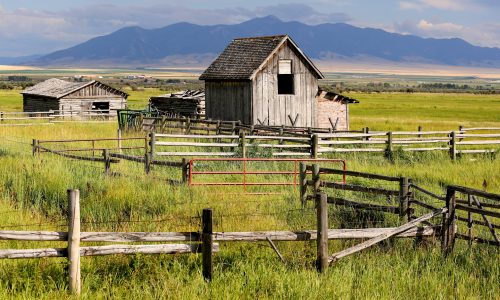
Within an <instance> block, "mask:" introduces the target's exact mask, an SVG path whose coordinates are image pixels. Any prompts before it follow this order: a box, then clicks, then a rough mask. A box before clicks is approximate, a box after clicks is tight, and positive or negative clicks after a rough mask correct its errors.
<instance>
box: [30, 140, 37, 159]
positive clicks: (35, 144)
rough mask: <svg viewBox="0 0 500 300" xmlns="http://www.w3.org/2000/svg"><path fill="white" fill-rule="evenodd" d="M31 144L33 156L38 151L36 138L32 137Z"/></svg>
mask: <svg viewBox="0 0 500 300" xmlns="http://www.w3.org/2000/svg"><path fill="white" fill-rule="evenodd" d="M31 146H32V148H33V156H35V155H36V154H37V153H38V140H35V139H33V141H32V144H31Z"/></svg>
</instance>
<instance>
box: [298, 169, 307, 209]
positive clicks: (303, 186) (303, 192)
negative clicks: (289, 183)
mask: <svg viewBox="0 0 500 300" xmlns="http://www.w3.org/2000/svg"><path fill="white" fill-rule="evenodd" d="M299 184H300V202H301V203H302V207H305V206H306V203H307V169H306V164H305V163H304V162H300V164H299Z"/></svg>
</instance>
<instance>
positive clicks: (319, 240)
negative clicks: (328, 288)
mask: <svg viewBox="0 0 500 300" xmlns="http://www.w3.org/2000/svg"><path fill="white" fill-rule="evenodd" d="M327 200H328V197H327V195H326V193H323V192H322V193H319V194H317V196H316V217H317V227H318V232H317V237H316V245H317V251H318V258H317V261H316V267H317V269H318V272H320V273H325V272H326V270H327V268H328V201H327Z"/></svg>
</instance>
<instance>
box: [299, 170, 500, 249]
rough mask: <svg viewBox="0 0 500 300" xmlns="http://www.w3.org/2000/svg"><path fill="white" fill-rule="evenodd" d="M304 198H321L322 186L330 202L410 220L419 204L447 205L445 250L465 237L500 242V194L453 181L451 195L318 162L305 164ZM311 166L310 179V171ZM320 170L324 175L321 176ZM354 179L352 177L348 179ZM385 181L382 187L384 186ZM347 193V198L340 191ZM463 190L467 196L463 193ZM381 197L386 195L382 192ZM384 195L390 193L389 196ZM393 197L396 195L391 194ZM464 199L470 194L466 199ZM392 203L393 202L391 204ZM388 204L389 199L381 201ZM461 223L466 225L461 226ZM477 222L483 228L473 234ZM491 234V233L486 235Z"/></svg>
mask: <svg viewBox="0 0 500 300" xmlns="http://www.w3.org/2000/svg"><path fill="white" fill-rule="evenodd" d="M300 170H301V176H300V178H301V180H300V185H301V186H300V198H301V201H302V203H303V205H305V204H306V203H307V201H308V200H313V199H316V198H317V195H318V194H319V193H320V192H321V191H323V190H329V191H332V192H330V193H329V196H327V202H328V203H330V204H334V205H338V206H346V207H350V208H352V209H356V210H357V209H362V210H371V211H378V212H384V213H391V214H398V215H399V216H400V217H401V218H403V217H405V216H406V217H407V220H408V222H411V221H412V220H414V219H416V218H417V217H416V216H415V212H416V211H419V212H420V213H422V211H421V210H420V209H422V210H423V211H424V212H425V211H426V210H427V212H428V210H431V211H436V210H439V209H440V207H442V206H443V205H444V206H445V208H446V209H447V212H445V213H444V216H443V222H442V224H441V230H442V237H443V239H442V246H443V250H444V251H446V252H448V251H451V249H452V248H453V245H454V243H455V238H460V239H466V240H468V241H469V243H472V242H477V243H485V244H490V245H495V246H497V247H500V243H499V238H498V235H497V233H496V229H498V228H500V225H499V224H500V223H499V222H498V221H499V218H500V195H498V194H492V193H487V192H484V191H480V190H476V189H471V188H467V187H461V186H453V185H451V186H448V187H447V188H446V195H443V196H442V195H438V194H436V193H434V192H432V191H429V190H428V189H424V188H422V187H421V186H418V185H416V184H415V183H414V182H413V180H412V179H411V178H407V177H391V176H385V175H379V174H371V173H364V172H353V171H345V172H344V171H343V170H336V169H326V168H320V167H319V166H318V165H310V166H305V165H303V166H301V168H300ZM307 170H309V171H312V173H311V177H310V178H307V174H308V173H306V171H307ZM320 174H321V175H320ZM323 174H345V175H346V176H347V177H348V178H352V177H354V178H358V180H359V178H362V179H363V180H364V181H363V183H362V184H345V185H344V184H341V183H337V182H328V181H325V180H322V179H321V178H320V177H321V176H324V175H323ZM347 181H348V182H350V181H352V180H351V179H348V180H347ZM384 182H385V183H394V184H393V187H394V186H397V187H399V188H398V189H396V188H392V189H391V188H386V187H384ZM380 186H383V187H380ZM339 194H344V195H345V196H347V197H349V198H350V199H347V197H342V196H339ZM458 194H461V195H463V196H464V197H463V198H460V197H458ZM380 196H382V198H381V197H380ZM384 197H387V198H385V199H384ZM391 197H392V198H391ZM464 198H465V199H464ZM387 202H392V203H393V205H387V204H386V203H387ZM382 203H384V204H382ZM456 222H458V223H460V224H464V223H465V224H466V225H467V227H466V232H463V230H464V228H463V226H458V227H457V226H456ZM473 226H478V227H479V229H478V230H476V234H475V233H474V230H473ZM487 235H489V236H490V238H489V239H488V238H487Z"/></svg>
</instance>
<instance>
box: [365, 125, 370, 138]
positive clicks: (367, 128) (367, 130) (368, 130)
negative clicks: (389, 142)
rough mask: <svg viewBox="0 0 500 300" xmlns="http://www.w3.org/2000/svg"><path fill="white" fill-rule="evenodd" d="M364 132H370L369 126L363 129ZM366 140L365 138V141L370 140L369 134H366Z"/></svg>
mask: <svg viewBox="0 0 500 300" xmlns="http://www.w3.org/2000/svg"><path fill="white" fill-rule="evenodd" d="M365 133H366V134H370V128H369V127H366V129H365ZM366 140H367V141H369V140H370V137H369V136H367V137H366Z"/></svg>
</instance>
